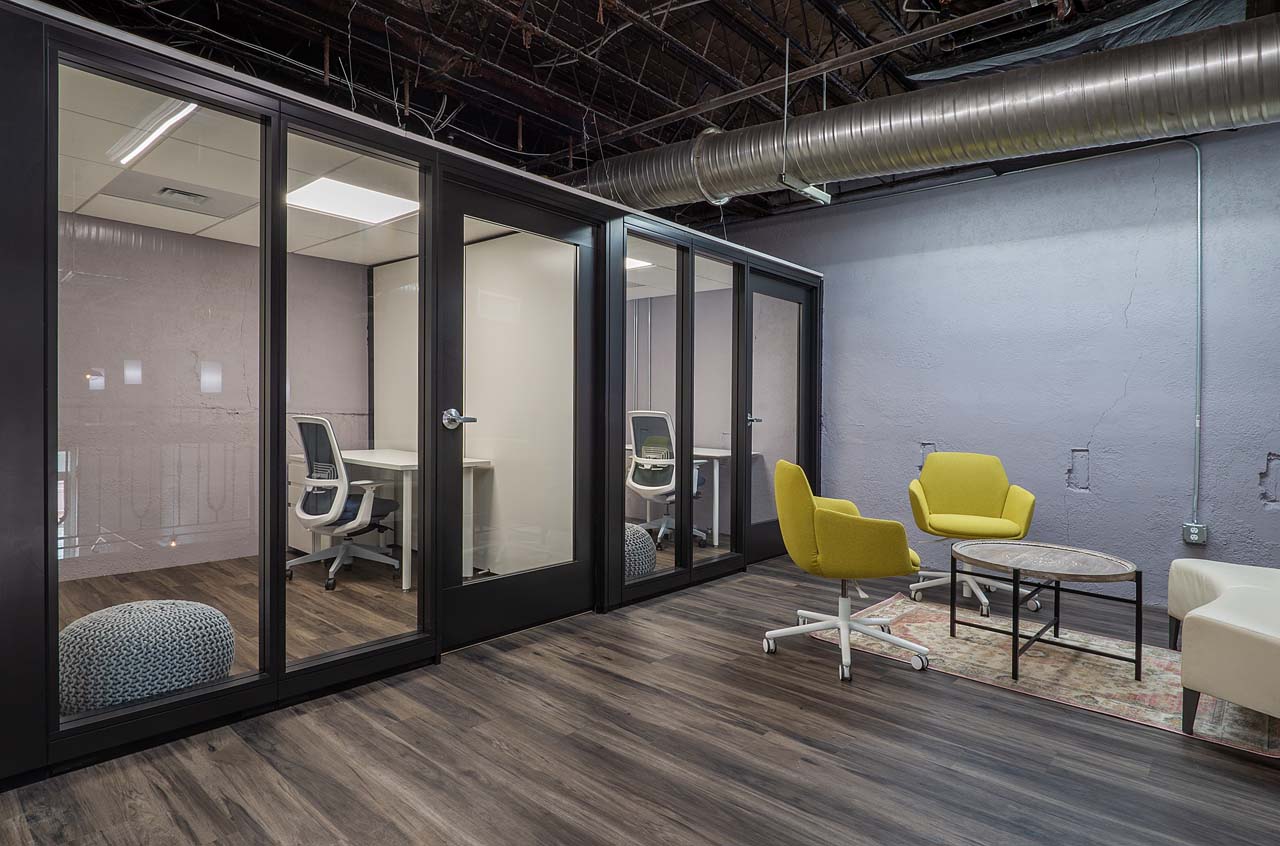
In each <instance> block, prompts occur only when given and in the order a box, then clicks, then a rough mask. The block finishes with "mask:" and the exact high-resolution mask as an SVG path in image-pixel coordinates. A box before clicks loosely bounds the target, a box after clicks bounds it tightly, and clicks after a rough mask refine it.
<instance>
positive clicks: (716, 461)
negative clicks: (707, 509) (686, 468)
mask: <svg viewBox="0 0 1280 846" xmlns="http://www.w3.org/2000/svg"><path fill="white" fill-rule="evenodd" d="M627 452H628V453H630V452H631V444H627ZM751 454H752V455H753V456H754V455H760V454H761V453H758V452H752V453H751ZM732 458H733V450H731V449H727V448H725V447H701V446H694V448H693V459H694V461H695V462H703V461H706V462H709V463H710V464H711V545H712V546H714V547H719V546H720V464H721V462H724V461H729V460H730V459H732Z"/></svg>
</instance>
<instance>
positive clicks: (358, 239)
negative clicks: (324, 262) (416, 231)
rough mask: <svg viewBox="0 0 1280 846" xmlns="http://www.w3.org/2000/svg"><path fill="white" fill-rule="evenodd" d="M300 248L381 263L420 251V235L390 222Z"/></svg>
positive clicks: (305, 252) (310, 252)
mask: <svg viewBox="0 0 1280 846" xmlns="http://www.w3.org/2000/svg"><path fill="white" fill-rule="evenodd" d="M299 252H301V253H302V254H303V255H308V256H319V257H320V258H328V259H334V260H336V261H347V262H351V263H353V264H380V263H382V262H385V261H393V260H395V259H402V258H408V257H409V256H415V255H417V254H418V238H417V236H416V235H413V234H411V233H409V232H402V231H400V230H399V229H392V228H391V227H390V226H374V227H371V228H369V229H365V230H364V231H362V232H357V233H355V234H354V235H347V236H345V237H343V238H338V239H336V240H333V241H326V242H324V243H323V244H316V245H315V246H314V247H308V248H306V249H305V250H300V251H299Z"/></svg>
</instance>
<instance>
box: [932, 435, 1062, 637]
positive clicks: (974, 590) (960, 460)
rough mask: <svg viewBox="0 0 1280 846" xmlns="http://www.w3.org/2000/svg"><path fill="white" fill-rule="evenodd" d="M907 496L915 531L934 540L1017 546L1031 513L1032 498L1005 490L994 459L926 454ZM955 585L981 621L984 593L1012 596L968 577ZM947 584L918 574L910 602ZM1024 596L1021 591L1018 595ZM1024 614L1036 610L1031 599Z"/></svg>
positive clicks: (938, 576)
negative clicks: (974, 601) (973, 600)
mask: <svg viewBox="0 0 1280 846" xmlns="http://www.w3.org/2000/svg"><path fill="white" fill-rule="evenodd" d="M907 490H908V492H909V493H910V495H911V513H912V514H913V515H915V518H916V525H917V526H919V527H920V531H922V532H927V533H929V534H931V535H936V536H937V537H940V538H951V539H964V540H972V539H979V540H989V539H995V538H999V539H1002V540H1019V539H1021V538H1024V537H1026V536H1027V530H1028V529H1030V528H1031V515H1032V514H1033V513H1035V510H1036V498H1035V496H1034V495H1033V494H1032V493H1031V492H1030V491H1028V490H1026V489H1025V488H1020V487H1018V486H1017V485H1010V484H1009V477H1008V476H1006V475H1005V472H1004V465H1003V464H1001V463H1000V459H999V458H997V457H995V456H994V455H981V454H979V453H975V452H931V453H929V454H928V455H927V456H925V459H924V466H923V467H922V468H921V469H920V478H919V479H914V480H912V482H911V484H910V486H909V487H908V489H907ZM959 582H960V585H961V588H962V589H963V590H964V595H965V596H976V597H977V598H978V602H980V603H982V607H981V609H980V611H981V613H982V616H984V617H989V616H991V600H989V599H988V598H987V594H986V592H985V591H984V588H985V589H986V590H1012V587H1011V586H1010V585H1007V584H1004V583H1002V582H995V581H986V580H983V578H982V576H980V575H971V574H968V573H964V574H962V575H960V577H959ZM950 584H951V573H950V571H948V572H946V573H942V572H930V571H924V570H922V571H921V572H920V581H919V582H917V583H916V584H914V585H912V586H911V598H912V599H916V600H918V599H920V596H921V594H920V592H921V591H922V590H924V589H925V588H931V587H938V586H940V585H950ZM1026 594H1027V591H1026V590H1023V591H1022V595H1023V596H1025V595H1026ZM1027 608H1028V609H1029V610H1031V611H1038V610H1040V602H1039V600H1036V599H1032V600H1031V601H1029V602H1028V603H1027Z"/></svg>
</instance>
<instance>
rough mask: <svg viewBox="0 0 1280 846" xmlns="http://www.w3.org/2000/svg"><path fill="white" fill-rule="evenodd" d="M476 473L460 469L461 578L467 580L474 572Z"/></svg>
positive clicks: (467, 469)
mask: <svg viewBox="0 0 1280 846" xmlns="http://www.w3.org/2000/svg"><path fill="white" fill-rule="evenodd" d="M475 480H476V471H475V470H473V469H469V468H466V467H464V468H463V469H462V578H464V579H469V578H471V577H472V576H473V575H475V572H476V564H475V561H476V557H475V556H476V536H475V514H474V511H473V508H474V506H475V493H476V484H475Z"/></svg>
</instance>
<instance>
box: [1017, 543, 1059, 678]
mask: <svg viewBox="0 0 1280 846" xmlns="http://www.w3.org/2000/svg"><path fill="white" fill-rule="evenodd" d="M1021 596H1022V571H1021V570H1019V569H1017V568H1016V567H1015V568H1014V570H1013V680H1014V681H1017V680H1018V647H1019V646H1020V645H1021V644H1022V621H1021V620H1020V619H1019V614H1018V609H1020V608H1021V607H1022V603H1021V602H1020V601H1019V597H1021ZM1055 613H1056V609H1055Z"/></svg>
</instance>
